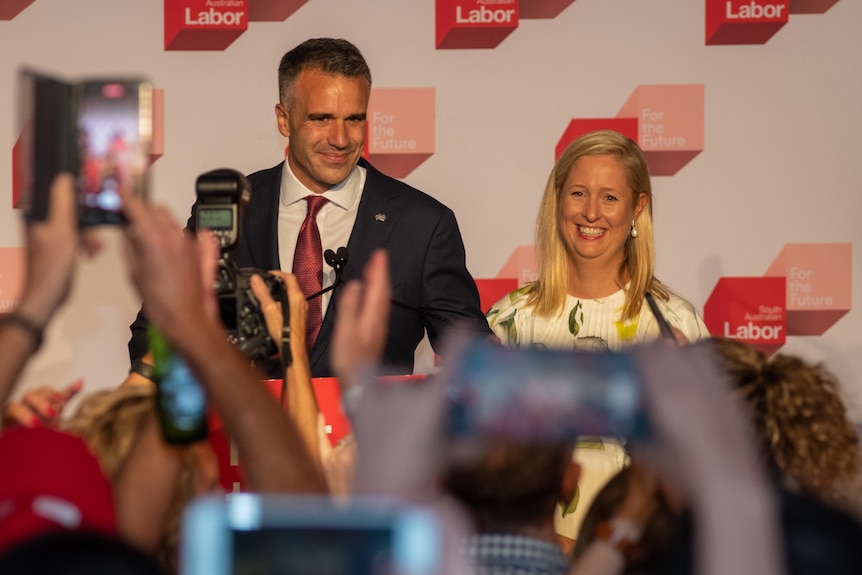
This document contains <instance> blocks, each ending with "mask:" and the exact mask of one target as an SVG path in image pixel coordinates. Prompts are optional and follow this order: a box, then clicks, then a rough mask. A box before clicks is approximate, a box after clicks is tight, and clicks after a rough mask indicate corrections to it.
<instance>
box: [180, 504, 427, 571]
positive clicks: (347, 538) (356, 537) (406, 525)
mask: <svg viewBox="0 0 862 575" xmlns="http://www.w3.org/2000/svg"><path fill="white" fill-rule="evenodd" d="M180 542H181V551H180V573H181V575H204V574H206V575H229V574H230V575H270V574H272V573H291V574H304V573H308V574H312V573H313V574H315V575H390V574H393V573H399V574H401V575H436V574H437V573H440V572H441V570H440V567H441V566H442V565H443V562H441V561H440V555H441V553H442V551H443V547H442V546H443V539H442V525H441V523H440V522H439V520H438V516H437V514H436V512H435V511H433V510H432V509H431V508H427V507H423V506H419V505H414V504H406V503H398V502H395V501H394V500H384V499H379V498H373V497H367V496H361V495H356V496H354V497H351V499H350V501H349V502H348V503H346V504H336V503H334V502H333V501H332V500H331V499H330V498H328V497H320V496H313V495H312V496H308V495H296V494H294V495H290V494H266V495H260V494H252V493H234V494H232V495H230V497H229V498H227V499H225V498H224V497H213V496H209V497H202V498H198V499H196V500H194V501H192V502H191V503H190V504H189V505H188V506H187V507H186V510H185V511H184V514H183V524H182V535H181V537H180Z"/></svg>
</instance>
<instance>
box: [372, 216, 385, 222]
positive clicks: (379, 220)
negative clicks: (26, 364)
mask: <svg viewBox="0 0 862 575" xmlns="http://www.w3.org/2000/svg"><path fill="white" fill-rule="evenodd" d="M374 219H375V220H377V221H378V222H385V221H386V214H377V215H375V216H374Z"/></svg>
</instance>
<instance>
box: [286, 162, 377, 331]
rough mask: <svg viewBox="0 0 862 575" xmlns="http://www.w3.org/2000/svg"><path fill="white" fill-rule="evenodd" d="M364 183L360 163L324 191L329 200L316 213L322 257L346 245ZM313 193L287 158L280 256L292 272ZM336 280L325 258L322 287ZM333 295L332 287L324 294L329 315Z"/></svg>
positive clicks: (363, 172) (324, 309) (324, 306)
mask: <svg viewBox="0 0 862 575" xmlns="http://www.w3.org/2000/svg"><path fill="white" fill-rule="evenodd" d="M364 187H365V168H363V167H361V166H359V165H357V166H354V168H353V170H352V171H351V172H350V175H349V176H347V179H346V180H344V181H343V182H341V183H340V184H338V185H337V186H335V187H333V188H331V189H329V190H326V191H325V192H323V194H321V195H322V196H323V197H325V198H326V199H328V200H329V201H328V202H327V203H326V204H324V206H323V207H322V208H321V209H320V211H319V212H318V213H317V227H318V229H319V230H320V245H321V258H322V257H323V252H325V251H326V250H328V249H330V250H333V251H336V250H337V249H338V248H340V247H347V241H348V240H349V239H350V233H351V232H352V231H353V224H354V223H355V222H356V213H357V211H358V209H359V200H360V199H361V198H362V189H363V188H364ZM313 194H314V192H312V191H311V190H309V189H308V188H306V187H305V186H304V185H303V184H302V183H300V181H299V180H298V179H297V178H296V176H295V175H294V174H293V171H292V170H291V169H290V164H289V163H288V161H287V160H285V162H284V170H283V172H282V174H281V191H280V200H279V203H278V259H279V262H280V263H281V269H282V271H285V272H290V271H292V270H293V254H294V252H295V251H296V238H297V236H298V235H299V228H300V227H301V226H302V222H303V220H305V216H306V213H307V210H308V203H307V202H306V201H305V198H306V196H310V195H313ZM334 281H335V270H334V269H333V268H331V267H329V266H328V265H326V263H325V262H324V264H323V286H322V287H324V288H326V287H329V286H331V285H332V283H333V282H334ZM306 295H310V294H306ZM331 296H332V292H331V291H330V292H326V293H325V294H323V296H321V304H322V305H323V314H324V315H326V308H327V306H328V305H329V300H330V297H331ZM309 304H311V302H309Z"/></svg>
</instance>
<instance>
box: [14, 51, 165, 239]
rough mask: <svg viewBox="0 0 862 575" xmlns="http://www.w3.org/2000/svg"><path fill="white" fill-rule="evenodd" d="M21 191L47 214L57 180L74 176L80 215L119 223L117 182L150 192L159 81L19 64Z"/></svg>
mask: <svg viewBox="0 0 862 575" xmlns="http://www.w3.org/2000/svg"><path fill="white" fill-rule="evenodd" d="M18 84H19V88H18V99H19V104H18V108H19V113H18V116H19V120H18V121H19V133H20V136H19V140H18V143H17V145H16V148H15V149H16V154H15V155H16V158H15V174H16V178H15V180H16V181H15V193H16V195H17V197H18V198H19V204H17V205H18V206H19V207H23V208H24V209H25V210H26V214H27V216H28V218H29V219H31V220H42V219H45V218H46V217H47V215H48V204H49V198H50V188H51V182H52V181H53V179H54V177H55V176H56V175H57V174H59V173H61V172H71V173H73V174H75V176H76V188H77V197H78V208H79V209H78V211H79V218H78V219H79V223H80V224H81V225H82V226H97V225H103V224H121V223H123V222H124V221H125V219H124V217H123V214H122V211H121V207H122V205H121V201H120V195H119V190H120V189H121V188H127V189H129V190H131V192H132V193H133V194H135V195H138V196H140V197H143V198H146V197H147V195H148V193H147V192H148V183H147V167H148V165H149V161H150V149H151V145H152V130H153V88H152V85H151V84H150V83H149V82H148V81H146V80H144V79H142V78H125V79H114V78H112V79H104V80H92V79H86V80H82V81H79V82H68V81H64V80H62V79H59V78H55V77H51V76H49V75H46V74H43V73H39V72H36V71H34V70H31V69H28V68H22V69H21V70H19V76H18Z"/></svg>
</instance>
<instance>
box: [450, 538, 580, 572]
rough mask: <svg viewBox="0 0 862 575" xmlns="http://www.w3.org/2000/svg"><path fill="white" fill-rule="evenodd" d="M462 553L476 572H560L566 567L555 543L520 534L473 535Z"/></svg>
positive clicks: (564, 557) (567, 567)
mask: <svg viewBox="0 0 862 575" xmlns="http://www.w3.org/2000/svg"><path fill="white" fill-rule="evenodd" d="M466 553H467V559H468V561H469V563H470V564H471V566H472V567H473V569H474V573H475V574H476V575H562V574H564V573H566V572H567V571H568V569H569V560H568V559H567V558H566V556H565V554H563V551H562V549H561V548H560V547H559V546H557V545H555V544H553V543H550V542H548V541H542V540H541V539H536V538H534V537H525V536H523V535H514V534H508V533H492V534H482V535H475V536H473V537H471V538H470V540H469V541H468V543H467V545H466Z"/></svg>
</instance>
